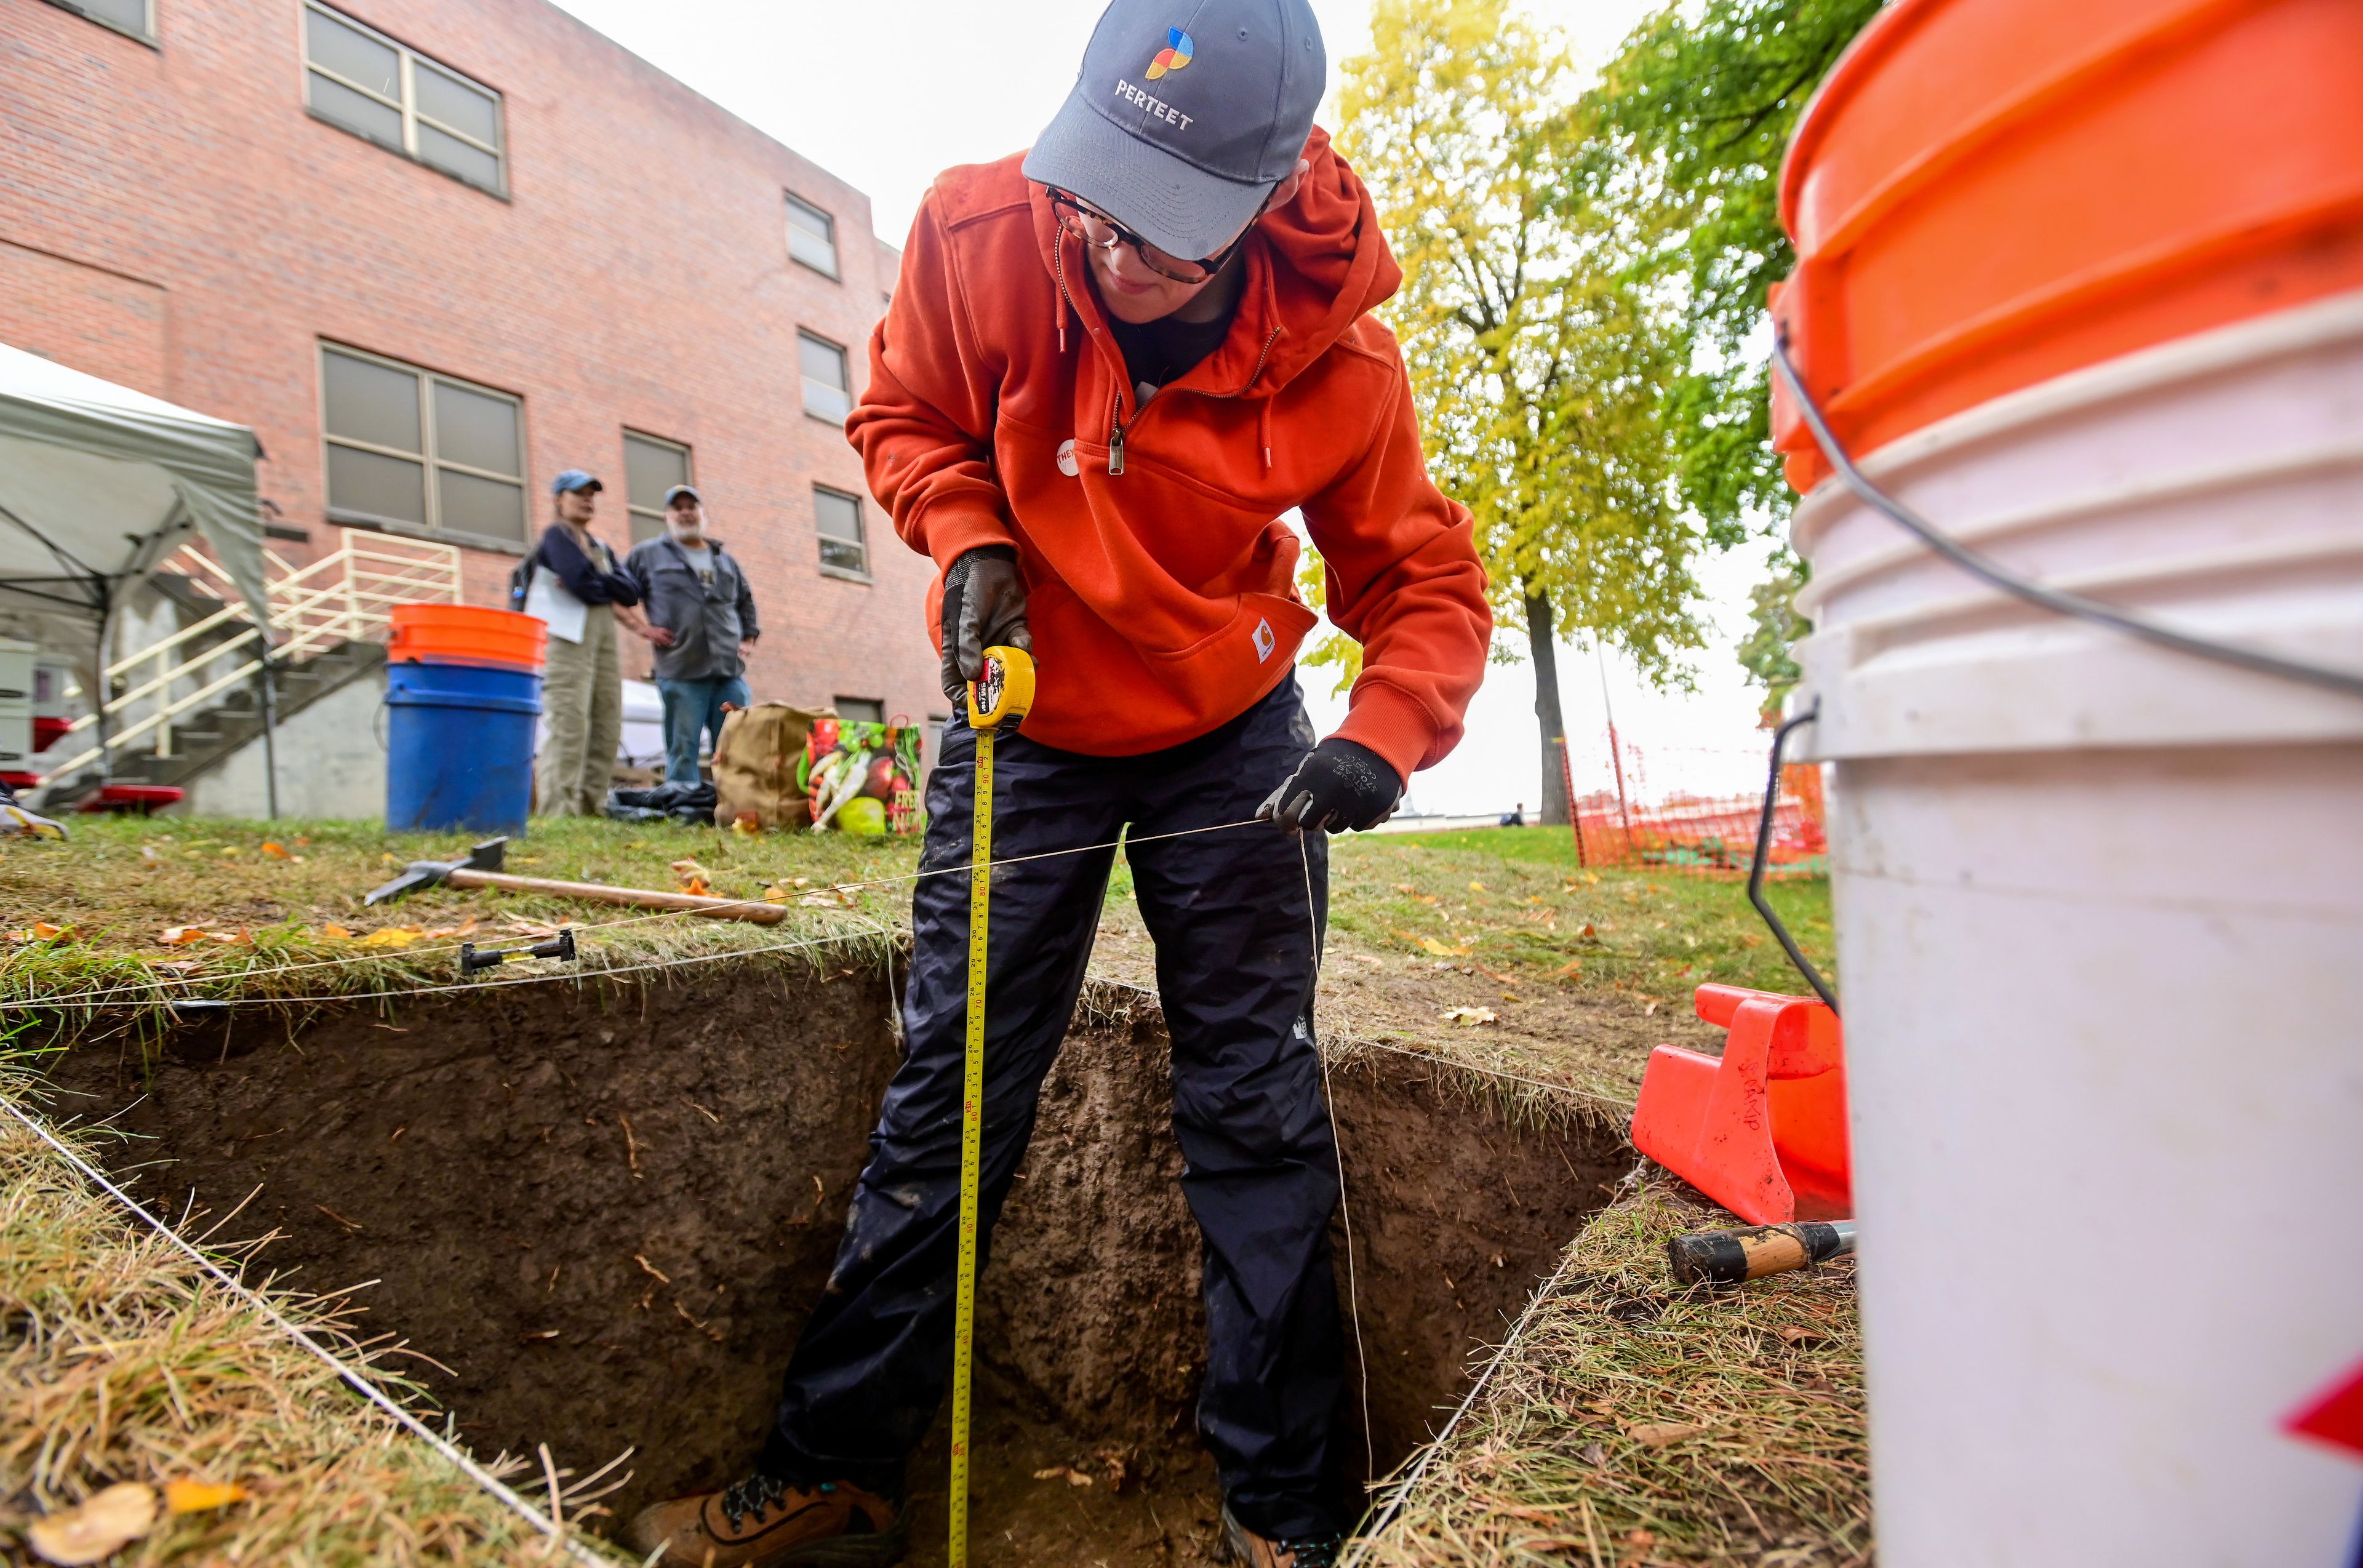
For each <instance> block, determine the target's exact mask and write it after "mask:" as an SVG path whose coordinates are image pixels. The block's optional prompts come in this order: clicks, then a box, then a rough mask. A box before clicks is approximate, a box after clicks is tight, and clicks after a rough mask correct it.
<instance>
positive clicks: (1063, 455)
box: [1059, 436, 1075, 479]
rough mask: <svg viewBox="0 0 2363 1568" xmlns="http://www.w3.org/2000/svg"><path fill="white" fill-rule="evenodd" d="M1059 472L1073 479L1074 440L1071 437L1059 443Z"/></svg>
mask: <svg viewBox="0 0 2363 1568" xmlns="http://www.w3.org/2000/svg"><path fill="white" fill-rule="evenodd" d="M1059 473H1063V474H1065V475H1066V476H1067V477H1068V478H1070V479H1072V478H1074V477H1075V439H1074V438H1073V437H1072V436H1070V437H1068V438H1067V439H1065V440H1063V441H1060V442H1059Z"/></svg>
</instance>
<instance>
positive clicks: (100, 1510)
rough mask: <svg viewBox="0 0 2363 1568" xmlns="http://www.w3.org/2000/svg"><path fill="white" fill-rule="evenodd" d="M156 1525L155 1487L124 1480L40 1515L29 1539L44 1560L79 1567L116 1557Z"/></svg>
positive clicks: (28, 1536)
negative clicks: (71, 1504)
mask: <svg viewBox="0 0 2363 1568" xmlns="http://www.w3.org/2000/svg"><path fill="white" fill-rule="evenodd" d="M155 1528H156V1494H155V1491H154V1490H153V1489H152V1488H150V1487H148V1486H145V1485H141V1484H140V1483H139V1482H137V1481H124V1482H119V1483H117V1484H116V1485H113V1486H109V1487H108V1488H106V1490H105V1491H103V1492H94V1493H93V1494H91V1496H88V1497H86V1498H84V1499H83V1501H82V1503H80V1504H79V1505H78V1506H76V1507H71V1508H67V1509H65V1510H63V1511H61V1512H59V1513H54V1514H51V1515H50V1516H49V1517H48V1518H42V1519H36V1520H35V1521H34V1522H33V1524H32V1525H31V1527H30V1528H28V1529H27V1530H26V1531H25V1539H26V1540H28V1541H29V1542H31V1543H32V1548H33V1550H34V1551H36V1552H38V1553H39V1555H40V1557H41V1559H42V1560H43V1561H44V1562H56V1563H61V1564H63V1565H65V1568H75V1565H76V1564H80V1563H84V1562H102V1561H104V1560H105V1559H106V1558H109V1557H112V1556H113V1555H115V1553H116V1552H117V1551H121V1550H122V1549H123V1548H124V1547H126V1546H128V1545H129V1544H130V1543H131V1542H133V1541H135V1540H139V1538H140V1537H141V1536H143V1535H146V1534H147V1533H148V1532H149V1531H150V1530H151V1529H155Z"/></svg>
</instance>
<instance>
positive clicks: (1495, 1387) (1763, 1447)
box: [1359, 1173, 1871, 1568]
mask: <svg viewBox="0 0 2363 1568" xmlns="http://www.w3.org/2000/svg"><path fill="white" fill-rule="evenodd" d="M1733 1223H1735V1221H1734V1219H1733V1218H1732V1217H1731V1216H1730V1215H1728V1214H1725V1212H1723V1211H1722V1210H1720V1209H1717V1208H1714V1207H1709V1206H1707V1205H1705V1204H1703V1203H1702V1202H1700V1201H1699V1200H1697V1199H1696V1198H1695V1197H1694V1196H1691V1195H1688V1189H1686V1188H1683V1187H1681V1186H1679V1185H1678V1184H1675V1183H1673V1182H1671V1181H1670V1180H1669V1179H1667V1178H1665V1177H1663V1176H1662V1175H1658V1174H1655V1173H1652V1174H1651V1175H1650V1176H1649V1177H1647V1178H1646V1179H1642V1180H1637V1181H1636V1182H1635V1183H1634V1184H1632V1185H1631V1186H1630V1187H1629V1188H1628V1190H1627V1191H1626V1192H1625V1194H1624V1195H1622V1196H1621V1197H1620V1198H1619V1199H1618V1200H1617V1201H1616V1202H1615V1203H1614V1204H1613V1205H1611V1206H1610V1207H1608V1208H1606V1209H1603V1211H1602V1212H1601V1213H1600V1214H1599V1215H1598V1216H1596V1217H1595V1218H1593V1219H1592V1222H1591V1224H1589V1225H1588V1226H1586V1227H1585V1229H1584V1230H1583V1232H1582V1234H1581V1236H1579V1237H1578V1238H1577V1239H1576V1240H1575V1242H1574V1244H1573V1245H1572V1246H1571V1247H1570V1249H1569V1252H1568V1256H1567V1258H1566V1261H1565V1264H1564V1266H1563V1268H1562V1270H1561V1273H1560V1274H1559V1278H1558V1279H1557V1281H1556V1282H1555V1285H1554V1287H1552V1288H1550V1289H1549V1290H1548V1292H1547V1294H1546V1295H1545V1296H1543V1298H1542V1299H1541V1301H1540V1302H1539V1304H1537V1306H1536V1307H1534V1308H1533V1309H1532V1311H1531V1313H1530V1315H1529V1317H1528V1319H1527V1321H1526V1323H1525V1331H1524V1333H1523V1335H1522V1336H1521V1337H1520V1338H1519V1340H1517V1342H1516V1344H1515V1345H1514V1347H1513V1349H1512V1350H1511V1351H1510V1352H1509V1354H1507V1355H1506V1356H1505V1357H1503V1360H1502V1362H1501V1364H1500V1365H1498V1366H1496V1367H1495V1368H1494V1370H1493V1373H1492V1376H1491V1378H1490V1379H1489V1380H1488V1381H1487V1383H1486V1384H1485V1385H1484V1387H1483V1389H1482V1391H1481V1393H1480V1395H1479V1396H1478V1397H1477V1399H1476V1400H1475V1402H1474V1403H1473V1404H1472V1405H1471V1406H1470V1409H1469V1412H1468V1415H1467V1416H1466V1417H1465V1418H1463V1419H1462V1421H1461V1424H1460V1426H1459V1429H1457V1430H1456V1431H1455V1432H1454V1433H1453V1436H1452V1440H1451V1441H1450V1442H1449V1443H1448V1444H1446V1445H1445V1446H1443V1447H1442V1448H1440V1449H1438V1450H1437V1451H1436V1453H1435V1456H1434V1457H1433V1458H1432V1459H1431V1460H1430V1461H1429V1463H1428V1467H1427V1469H1426V1472H1425V1473H1422V1474H1421V1475H1420V1477H1419V1480H1418V1483H1417V1484H1416V1485H1414V1487H1413V1488H1412V1489H1411V1491H1410V1493H1409V1495H1408V1496H1406V1497H1405V1499H1404V1502H1403V1508H1402V1510H1401V1512H1400V1514H1399V1516H1398V1517H1397V1518H1395V1520H1394V1521H1393V1522H1392V1525H1391V1526H1390V1527H1389V1528H1388V1529H1386V1530H1385V1531H1384V1532H1383V1533H1382V1534H1381V1536H1380V1537H1379V1538H1378V1539H1376V1540H1372V1541H1370V1542H1369V1543H1368V1545H1367V1549H1366V1551H1365V1554H1364V1555H1362V1556H1361V1557H1360V1558H1359V1562H1360V1563H1361V1564H1366V1565H1368V1568H1445V1565H1446V1564H1450V1565H1452V1568H1530V1565H1537V1564H1544V1563H1549V1564H1567V1563H1576V1564H1584V1565H1586V1568H1675V1565H1681V1568H1689V1565H1691V1564H1699V1563H1709V1562H1714V1563H1750V1564H1756V1565H1757V1568H1809V1565H1810V1568H1861V1565H1863V1564H1867V1563H1868V1562H1869V1561H1870V1552H1871V1529H1870V1490H1869V1441H1868V1436H1867V1432H1866V1429H1865V1425H1864V1419H1863V1400H1862V1344H1861V1335H1860V1329H1859V1327H1858V1322H1857V1318H1856V1314H1855V1291H1854V1260H1852V1259H1851V1258H1845V1259H1840V1260H1838V1261H1837V1262H1835V1263H1832V1264H1829V1265H1827V1266H1825V1267H1822V1268H1818V1269H1809V1270H1804V1271H1801V1272H1798V1273H1787V1274H1776V1275H1772V1276H1770V1277H1768V1278H1765V1279H1760V1280H1757V1281H1754V1282H1752V1283H1750V1284H1746V1285H1742V1286H1737V1287H1731V1288H1715V1287H1705V1286H1701V1287H1696V1288H1690V1289H1684V1288H1681V1287H1679V1286H1676V1285H1675V1284H1673V1283H1672V1281H1671V1278H1670V1275H1669V1273H1668V1269H1667V1264H1666V1254H1665V1243H1666V1240H1667V1239H1668V1238H1670V1237H1671V1236H1675V1235H1678V1234H1681V1233H1682V1232H1684V1231H1689V1230H1698V1229H1711V1228H1714V1227H1717V1226H1726V1225H1731V1224H1733Z"/></svg>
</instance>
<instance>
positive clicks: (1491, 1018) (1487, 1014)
mask: <svg viewBox="0 0 2363 1568" xmlns="http://www.w3.org/2000/svg"><path fill="white" fill-rule="evenodd" d="M1438 1017H1440V1018H1443V1019H1444V1021H1445V1022H1446V1023H1448V1024H1459V1025H1460V1026H1461V1027H1462V1028H1463V1029H1475V1028H1476V1027H1477V1026H1478V1025H1479V1024H1492V1023H1499V1022H1501V1017H1500V1015H1499V1014H1497V1013H1495V1012H1494V1011H1493V1009H1492V1008H1491V1007H1447V1008H1445V1009H1444V1011H1443V1012H1442V1013H1441V1014H1439V1015H1438Z"/></svg>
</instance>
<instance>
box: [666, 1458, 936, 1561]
mask: <svg viewBox="0 0 2363 1568" xmlns="http://www.w3.org/2000/svg"><path fill="white" fill-rule="evenodd" d="M908 1535H909V1530H908V1527H907V1526H906V1525H905V1524H904V1520H903V1516H902V1511H901V1510H900V1509H899V1508H897V1507H894V1505H893V1504H892V1503H889V1502H888V1501H887V1500H886V1499H885V1498H883V1497H881V1496H878V1495H877V1494H876V1493H874V1492H865V1491H863V1490H862V1489H861V1488H860V1487H859V1486H854V1485H848V1484H847V1483H845V1482H842V1481H825V1482H822V1483H820V1484H819V1485H814V1486H792V1485H789V1484H788V1483H786V1482H784V1481H779V1480H774V1479H773V1478H772V1477H771V1476H769V1475H760V1474H759V1475H749V1477H747V1479H746V1480H744V1481H741V1482H738V1483H737V1484H736V1485H731V1486H727V1487H725V1488H724V1489H723V1490H721V1491H719V1492H701V1493H699V1494H698V1495H697V1496H693V1497H675V1498H674V1499H673V1500H672V1501H671V1502H670V1503H659V1504H657V1505H656V1506H654V1507H649V1508H643V1509H641V1510H640V1514H639V1517H638V1518H635V1519H634V1520H633V1521H632V1524H631V1528H630V1529H627V1530H626V1531H625V1532H624V1539H625V1540H627V1542H629V1543H630V1545H631V1548H632V1550H633V1551H637V1552H640V1553H642V1554H643V1555H646V1554H648V1553H651V1552H654V1551H656V1550H657V1548H659V1547H660V1546H661V1547H663V1548H664V1555H663V1556H662V1557H660V1558H659V1559H657V1561H658V1562H660V1563H661V1564H663V1568H790V1565H791V1564H794V1565H796V1568H804V1564H815V1565H825V1568H884V1565H885V1564H887V1563H890V1562H900V1561H901V1560H902V1557H903V1548H904V1544H905V1542H906V1540H907V1539H908Z"/></svg>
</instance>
